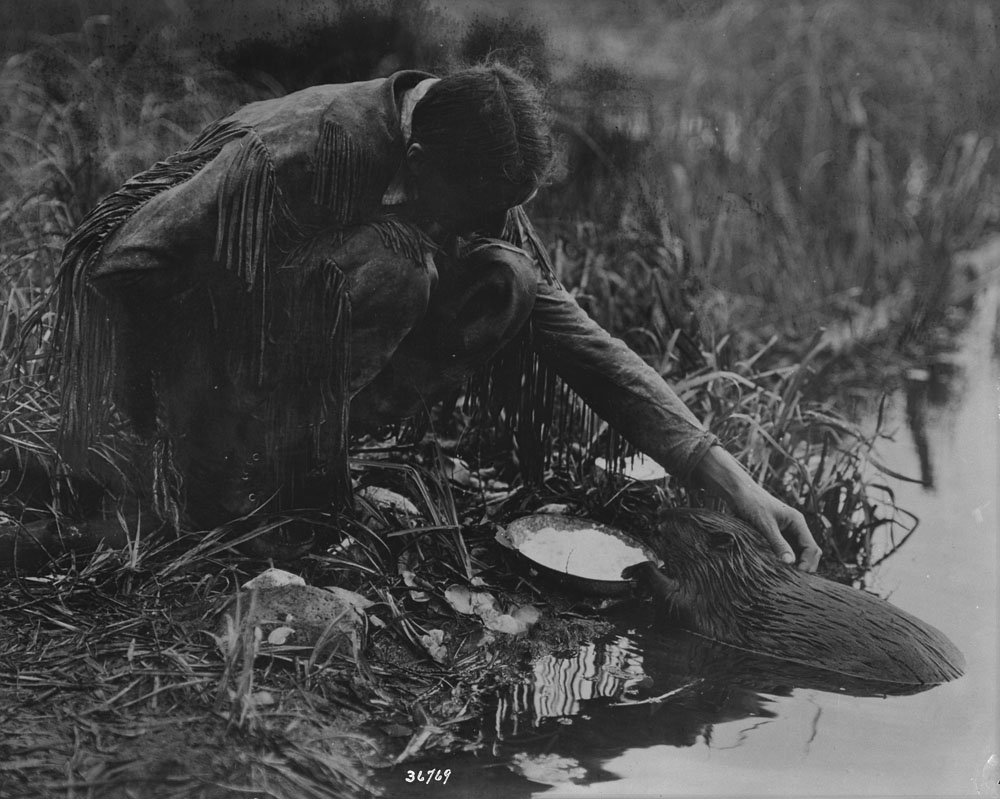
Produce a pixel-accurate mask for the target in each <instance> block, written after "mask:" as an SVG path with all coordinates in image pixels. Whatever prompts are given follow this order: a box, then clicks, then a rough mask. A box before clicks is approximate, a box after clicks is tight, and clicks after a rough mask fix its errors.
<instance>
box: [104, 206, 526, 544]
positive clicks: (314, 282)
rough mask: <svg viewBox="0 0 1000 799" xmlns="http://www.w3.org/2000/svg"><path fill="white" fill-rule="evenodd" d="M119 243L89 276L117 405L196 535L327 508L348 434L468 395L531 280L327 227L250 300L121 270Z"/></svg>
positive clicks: (484, 262)
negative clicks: (152, 448)
mask: <svg viewBox="0 0 1000 799" xmlns="http://www.w3.org/2000/svg"><path fill="white" fill-rule="evenodd" d="M126 228H127V225H126ZM123 233H125V234H126V235H125V236H122V237H117V238H116V239H113V240H112V241H111V242H109V246H108V247H107V248H106V250H105V253H104V257H105V263H106V264H111V266H110V268H107V269H103V270H102V269H98V270H96V274H95V276H94V277H92V278H91V282H92V284H93V286H94V287H95V288H96V289H97V291H98V292H99V293H100V294H101V295H102V296H103V297H105V298H106V299H107V300H108V303H109V308H110V309H111V314H112V316H113V318H114V319H116V320H117V321H116V330H117V336H116V341H117V346H118V347H119V349H120V357H119V359H118V360H119V362H121V363H122V364H123V367H122V371H123V375H122V376H121V380H120V381H119V388H118V403H119V405H120V406H121V407H122V409H123V410H124V411H125V412H126V415H127V416H129V417H131V418H132V419H133V421H135V422H136V424H137V427H138V428H139V429H140V432H141V433H143V434H144V435H145V436H146V437H147V438H149V439H150V440H151V441H155V442H156V443H157V446H159V447H160V448H161V449H162V450H164V451H165V453H166V458H165V459H164V462H163V464H162V465H161V466H160V469H159V471H160V472H165V473H169V474H172V475H173V478H174V481H173V484H172V485H170V486H167V487H166V488H163V487H161V488H160V489H159V490H160V491H161V492H163V491H167V492H172V493H173V495H174V498H175V500H176V502H177V505H178V507H179V509H180V511H179V514H178V515H179V517H180V518H182V519H183V523H185V524H186V525H187V526H193V527H195V528H209V527H214V526H216V525H219V524H223V523H227V522H231V521H233V520H234V519H238V518H241V517H245V516H248V515H252V514H261V515H263V514H269V513H271V512H287V511H289V510H293V509H297V508H301V507H309V508H316V507H324V506H328V505H329V504H330V503H331V502H336V501H337V500H338V497H337V496H335V495H336V494H337V493H338V492H342V491H343V490H344V484H343V481H341V482H340V483H339V484H338V481H337V480H335V479H334V478H333V473H334V472H335V471H336V470H337V467H338V465H339V464H337V463H335V461H336V460H343V459H344V458H345V457H346V437H347V435H348V432H361V431H364V430H366V429H371V428H374V427H377V426H379V425H382V424H385V423H389V422H395V421H399V420H401V419H404V418H406V417H409V416H412V415H413V414H416V413H418V412H420V411H421V410H422V409H423V408H425V407H430V406H431V405H433V404H434V403H435V402H436V401H438V400H439V399H440V398H441V397H442V396H443V395H445V394H446V393H448V392H450V391H453V390H455V389H456V388H458V387H460V386H461V385H462V383H463V382H464V381H465V379H466V378H467V377H468V375H469V374H471V373H472V372H473V371H474V370H475V369H476V368H478V367H479V366H481V365H482V364H483V363H485V362H486V361H487V360H488V359H489V358H490V357H491V356H492V355H494V354H495V353H496V352H497V351H499V350H500V349H501V348H502V347H503V346H504V345H505V344H507V343H508V342H510V341H511V339H513V338H514V336H516V335H517V333H518V332H519V331H520V330H521V329H522V328H523V327H524V326H525V324H526V323H527V321H528V318H529V316H530V314H531V312H532V308H533V305H534V301H535V295H536V290H537V288H536V287H537V283H538V274H537V267H536V266H535V265H534V263H533V262H532V261H531V259H530V258H529V257H528V256H527V255H526V254H525V253H524V252H522V251H521V250H519V249H518V248H516V247H513V246H511V245H510V244H507V243H505V242H502V241H497V240H492V239H478V240H476V241H473V242H471V243H470V244H468V245H466V246H465V247H464V248H462V249H461V250H460V251H457V252H453V253H448V254H445V253H442V252H441V251H440V250H437V249H436V248H434V247H433V245H431V244H430V243H429V242H428V241H426V240H425V239H424V238H423V237H422V236H421V235H420V234H419V232H418V231H416V230H415V229H413V228H411V227H410V226H409V225H406V224H405V223H402V222H399V221H397V220H389V221H382V222H376V223H371V224H366V225H359V226H356V227H354V228H351V229H348V230H330V231H326V232H323V233H320V234H318V235H316V236H314V237H312V238H311V239H310V241H309V242H308V243H307V244H306V245H304V246H301V247H299V248H298V249H297V250H296V251H293V252H291V253H290V254H288V255H287V256H286V257H285V258H284V260H283V261H282V262H281V264H280V266H279V267H278V268H276V269H273V270H271V271H270V273H269V277H268V279H267V281H266V282H261V283H260V285H259V286H258V287H257V289H256V290H255V291H253V292H250V291H247V289H246V286H245V285H244V284H243V283H242V282H241V281H240V280H238V279H237V278H236V277H235V276H234V275H233V274H232V273H231V272H228V271H226V270H225V269H222V268H219V267H218V266H216V265H213V264H211V263H210V262H207V260H206V261H205V262H201V263H193V264H191V265H189V266H186V267H185V266H182V265H178V264H176V263H174V264H169V265H167V264H163V265H156V264H149V263H145V264H143V266H142V268H140V269H121V268H115V267H114V265H113V262H114V260H115V258H116V247H119V246H120V247H121V250H122V251H125V250H126V249H127V241H128V240H127V229H126V230H125V231H123ZM119 242H121V244H119ZM128 257H129V258H132V259H135V258H137V257H141V256H137V254H136V253H134V252H130V253H128ZM339 499H343V497H339Z"/></svg>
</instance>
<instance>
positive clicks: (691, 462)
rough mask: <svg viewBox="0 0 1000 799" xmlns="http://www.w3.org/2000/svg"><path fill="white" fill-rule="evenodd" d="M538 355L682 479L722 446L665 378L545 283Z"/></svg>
mask: <svg viewBox="0 0 1000 799" xmlns="http://www.w3.org/2000/svg"><path fill="white" fill-rule="evenodd" d="M531 324H532V336H533V343H534V344H533V345H534V349H535V351H536V352H537V354H538V356H539V357H540V358H541V359H542V360H543V361H544V362H545V363H546V365H547V366H549V367H550V368H551V369H553V370H554V371H555V372H556V374H558V375H559V376H560V377H561V378H562V379H563V381H565V382H566V383H567V384H568V385H569V386H570V387H571V388H572V389H573V390H574V391H575V392H576V393H577V394H579V395H580V396H581V397H582V398H583V399H584V401H586V402H587V404H588V405H590V407H591V408H592V409H593V410H594V411H595V412H596V413H597V414H598V415H599V416H600V417H601V418H603V419H604V420H605V421H606V422H608V424H610V425H611V426H612V427H613V428H614V429H615V430H617V431H618V433H620V434H621V435H622V436H623V437H624V438H625V439H626V440H628V441H629V442H630V443H631V444H632V445H633V446H635V447H636V448H637V449H638V450H640V451H641V452H644V453H646V454H647V455H649V456H650V457H652V458H653V459H654V460H656V461H657V462H658V463H659V464H660V465H661V466H663V467H664V468H665V469H667V470H668V471H669V472H671V473H672V474H673V475H675V476H676V477H679V478H687V477H688V476H689V475H690V474H691V472H692V470H693V469H694V468H695V467H696V466H697V465H698V462H699V461H700V460H701V458H702V457H703V456H704V455H705V453H706V452H707V451H708V450H709V448H710V447H711V446H712V445H713V444H717V443H718V439H717V438H716V437H715V436H714V435H712V434H711V433H709V432H708V431H707V430H706V429H705V428H704V427H703V426H702V425H701V424H700V423H699V422H698V420H697V418H695V416H694V414H693V413H691V411H690V410H689V409H688V408H687V406H685V405H684V403H683V402H682V401H681V400H680V398H679V397H678V396H677V395H676V394H675V393H674V392H673V390H672V389H671V388H670V387H669V386H668V385H667V383H666V382H665V381H664V380H663V378H662V377H660V375H659V374H658V373H657V372H656V370H654V369H653V368H652V367H651V366H649V365H648V364H647V363H646V362H645V361H643V360H642V359H641V358H640V357H639V356H638V355H636V354H635V353H634V352H633V351H632V350H631V349H630V348H629V347H628V346H627V345H626V344H625V343H624V342H623V341H621V340H619V339H616V338H614V337H612V336H611V335H610V334H608V333H607V331H605V330H604V329H603V328H601V327H600V326H599V325H598V324H597V323H596V322H594V320H592V319H591V318H590V317H589V316H588V315H587V314H586V312H585V311H584V310H583V309H582V308H581V307H580V306H579V305H578V304H577V302H576V300H575V299H573V297H572V296H571V295H570V294H569V293H567V292H566V290H565V289H563V288H562V287H561V286H559V285H557V284H555V283H553V282H549V281H547V280H545V279H544V278H543V279H541V280H540V281H539V285H538V295H537V297H536V299H535V307H534V310H533V312H532V317H531Z"/></svg>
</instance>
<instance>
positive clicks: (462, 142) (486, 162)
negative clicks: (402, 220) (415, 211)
mask: <svg viewBox="0 0 1000 799" xmlns="http://www.w3.org/2000/svg"><path fill="white" fill-rule="evenodd" d="M406 160H407V164H408V165H409V168H410V172H411V173H412V175H413V180H414V184H415V188H416V192H417V202H418V203H419V204H420V206H421V208H422V210H423V212H424V213H425V214H426V215H427V216H428V217H429V218H430V219H432V220H434V221H435V222H437V223H438V224H439V225H441V226H442V227H443V228H444V229H445V230H446V231H448V232H452V233H466V234H467V233H473V232H477V233H484V234H487V235H494V236H497V235H499V234H500V229H502V226H503V219H504V218H505V215H506V211H507V209H509V208H512V207H514V206H516V205H520V204H521V203H523V202H525V201H526V200H527V199H528V198H530V197H531V195H532V194H534V192H535V191H536V190H537V189H538V187H539V185H540V184H541V183H542V181H543V179H544V178H545V175H546V172H547V171H548V169H549V165H550V162H551V160H552V142H551V138H550V136H549V130H548V124H547V119H546V112H545V109H544V106H543V103H542V100H541V97H540V95H539V93H538V91H537V90H536V89H535V88H534V87H533V86H532V85H531V84H530V83H528V82H527V81H526V80H525V79H524V78H522V77H521V76H520V75H518V74H517V73H516V72H514V71H513V70H511V69H508V68H506V67H503V66H499V65H496V66H483V67H473V68H470V69H466V70H463V71H461V72H457V73H455V74H453V75H449V76H447V77H445V78H442V79H441V80H439V81H438V82H436V83H435V84H434V85H433V86H431V87H430V89H428V90H427V93H426V94H425V95H424V96H423V97H422V98H421V99H420V101H419V102H418V103H417V105H416V107H415V108H414V109H413V121H412V133H411V136H410V140H409V142H407V151H406ZM498 227H499V228H500V229H498Z"/></svg>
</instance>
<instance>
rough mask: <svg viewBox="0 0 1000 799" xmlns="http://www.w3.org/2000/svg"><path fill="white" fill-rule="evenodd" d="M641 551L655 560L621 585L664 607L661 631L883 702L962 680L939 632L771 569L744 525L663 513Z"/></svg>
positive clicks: (883, 605)
mask: <svg viewBox="0 0 1000 799" xmlns="http://www.w3.org/2000/svg"><path fill="white" fill-rule="evenodd" d="M659 522H660V524H659V527H658V531H657V532H656V533H654V534H653V535H652V536H650V538H649V540H648V541H647V543H648V544H649V545H650V547H651V548H652V549H653V550H654V551H655V552H656V554H657V556H658V557H660V558H661V559H662V560H663V566H662V567H661V568H660V569H658V568H657V567H656V566H655V565H654V564H652V563H644V564H640V565H639V566H633V567H630V569H627V570H626V575H625V576H627V577H630V578H632V579H634V580H635V581H636V582H637V583H639V584H640V585H643V586H645V588H646V589H647V590H648V591H650V592H652V593H653V595H654V597H657V598H658V599H659V600H660V601H661V602H662V603H663V604H664V606H665V614H658V618H664V619H666V620H667V621H668V622H672V623H673V624H674V625H676V626H678V627H681V628H683V629H685V630H688V631H689V632H693V633H695V634H697V635H700V636H703V637H705V638H708V639H711V640H713V641H716V642H719V643H722V644H725V645H727V646H731V647H736V648H739V649H743V650H746V651H750V652H754V653H757V654H761V655H766V656H768V657H771V658H778V659H781V660H784V661H789V662H793V663H797V664H801V665H804V666H808V667H814V668H817V669H824V670H827V671H828V672H833V673H835V674H838V675H843V676H844V678H849V679H853V680H859V679H860V680H866V681H871V682H879V683H883V684H885V685H886V686H887V690H886V693H895V692H898V690H899V689H904V688H906V687H913V688H916V689H917V690H919V689H920V687H921V686H927V687H930V686H932V685H936V684H939V683H943V682H947V681H948V680H952V679H955V678H956V677H959V676H961V675H962V673H963V671H964V669H965V659H964V657H963V656H962V653H961V652H960V651H959V650H958V649H957V647H955V645H954V644H953V643H952V642H951V641H949V640H948V639H947V638H946V637H945V636H944V635H943V634H942V633H941V632H940V631H939V630H936V629H935V628H934V627H932V626H931V625H929V624H926V623H924V622H922V621H920V619H917V618H915V617H914V616H911V615H910V614H909V613H906V612H905V611H902V610H900V609H899V608H896V607H894V606H893V605H891V604H889V603H888V602H886V601H885V600H883V599H880V598H878V597H876V596H874V595H872V594H869V593H867V592H865V591H861V590H858V589H856V588H851V587H849V586H846V585H841V584H840V583H835V582H832V581H830V580H826V579H824V578H822V577H817V576H816V575H812V574H807V573H805V572H802V571H800V570H798V569H796V568H795V567H794V566H790V565H786V564H783V563H780V562H778V561H777V560H776V559H775V557H774V555H773V553H772V552H771V550H770V548H769V547H768V546H767V544H766V543H765V542H764V541H763V540H762V538H761V536H760V535H759V534H758V533H757V532H756V531H755V530H754V529H753V528H751V527H750V526H749V525H747V524H746V523H744V522H742V521H740V520H739V519H736V518H734V517H732V516H728V515H726V514H723V513H717V512H715V511H709V510H702V509H674V510H670V511H666V512H665V513H664V514H663V515H662V517H661V519H660V520H659Z"/></svg>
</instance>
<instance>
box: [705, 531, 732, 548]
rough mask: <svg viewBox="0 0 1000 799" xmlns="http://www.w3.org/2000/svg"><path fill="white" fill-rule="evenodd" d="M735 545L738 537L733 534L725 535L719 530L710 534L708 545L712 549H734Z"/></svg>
mask: <svg viewBox="0 0 1000 799" xmlns="http://www.w3.org/2000/svg"><path fill="white" fill-rule="evenodd" d="M735 543H736V537H735V536H734V535H733V534H732V533H723V532H719V531H718V530H713V531H712V532H710V533H709V534H708V545H709V546H710V547H711V548H712V549H720V550H727V549H732V548H733V545H734V544H735Z"/></svg>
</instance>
